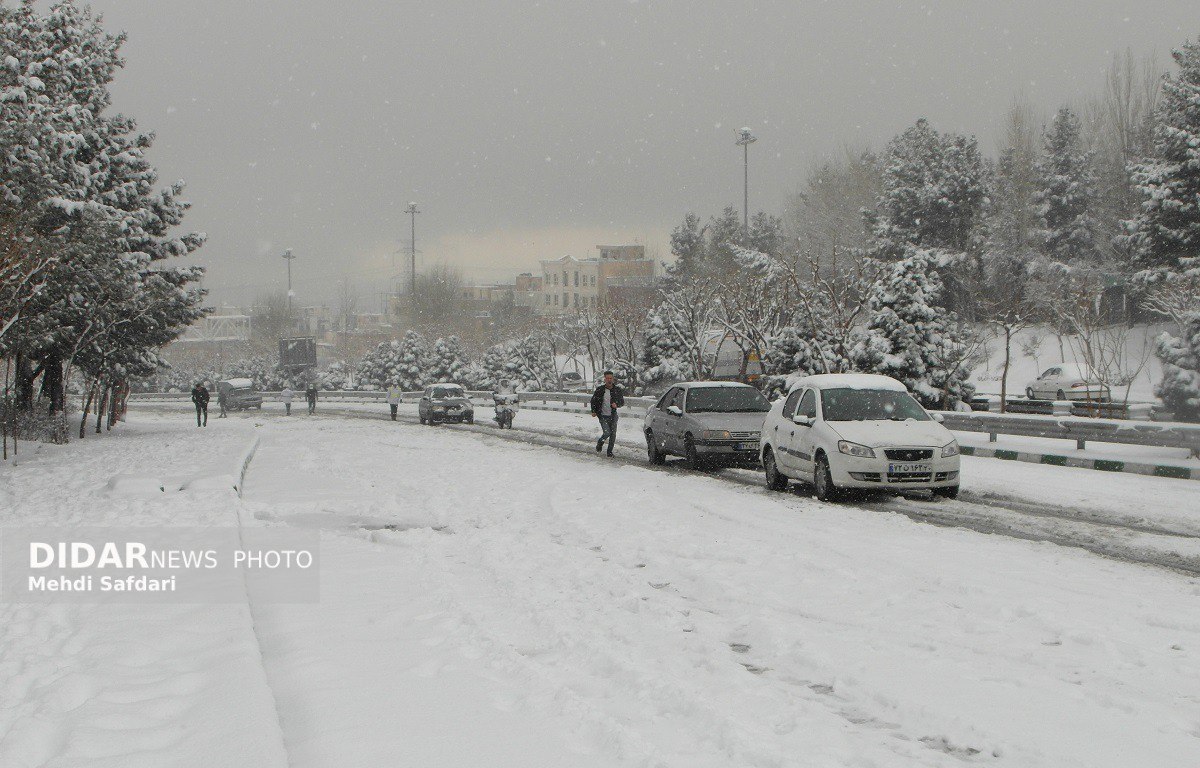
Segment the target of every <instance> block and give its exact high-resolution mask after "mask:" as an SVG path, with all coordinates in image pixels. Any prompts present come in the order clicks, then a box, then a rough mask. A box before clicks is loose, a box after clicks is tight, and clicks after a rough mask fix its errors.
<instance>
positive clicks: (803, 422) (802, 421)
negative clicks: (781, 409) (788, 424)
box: [792, 413, 816, 427]
mask: <svg viewBox="0 0 1200 768" xmlns="http://www.w3.org/2000/svg"><path fill="white" fill-rule="evenodd" d="M814 421H816V419H814V418H813V417H812V416H805V415H804V414H803V413H797V414H796V415H795V416H793V417H792V422H793V423H795V424H799V425H800V426H802V427H811V426H812V425H813V422H814Z"/></svg>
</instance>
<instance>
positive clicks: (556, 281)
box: [554, 272, 558, 285]
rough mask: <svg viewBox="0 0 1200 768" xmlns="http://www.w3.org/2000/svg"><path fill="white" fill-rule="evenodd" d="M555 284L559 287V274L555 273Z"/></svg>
mask: <svg viewBox="0 0 1200 768" xmlns="http://www.w3.org/2000/svg"><path fill="white" fill-rule="evenodd" d="M554 284H555V285H558V273H557V272H555V273H554Z"/></svg>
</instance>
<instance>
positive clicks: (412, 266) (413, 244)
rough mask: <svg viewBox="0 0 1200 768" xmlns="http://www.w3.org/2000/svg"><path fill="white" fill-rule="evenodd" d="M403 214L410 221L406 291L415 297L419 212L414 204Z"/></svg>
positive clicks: (409, 205) (410, 204)
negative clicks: (407, 216)
mask: <svg viewBox="0 0 1200 768" xmlns="http://www.w3.org/2000/svg"><path fill="white" fill-rule="evenodd" d="M404 212H405V213H407V214H408V215H409V218H410V219H411V221H410V226H411V230H410V234H411V239H410V240H409V249H408V255H409V263H408V279H409V283H408V290H409V291H410V292H411V293H412V294H413V295H414V296H415V295H416V293H417V214H418V213H420V211H418V210H417V204H416V203H409V204H408V207H407V208H405V209H404Z"/></svg>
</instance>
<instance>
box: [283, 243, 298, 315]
mask: <svg viewBox="0 0 1200 768" xmlns="http://www.w3.org/2000/svg"><path fill="white" fill-rule="evenodd" d="M283 258H284V259H286V260H287V270H288V291H287V308H288V315H289V316H291V314H292V259H294V258H296V256H295V254H293V253H292V249H291V248H288V249H287V250H286V251H284V252H283Z"/></svg>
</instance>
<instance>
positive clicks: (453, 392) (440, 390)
mask: <svg viewBox="0 0 1200 768" xmlns="http://www.w3.org/2000/svg"><path fill="white" fill-rule="evenodd" d="M453 397H465V395H464V394H463V391H462V388H461V387H434V388H433V399H434V400H449V399H450V398H453Z"/></svg>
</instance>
